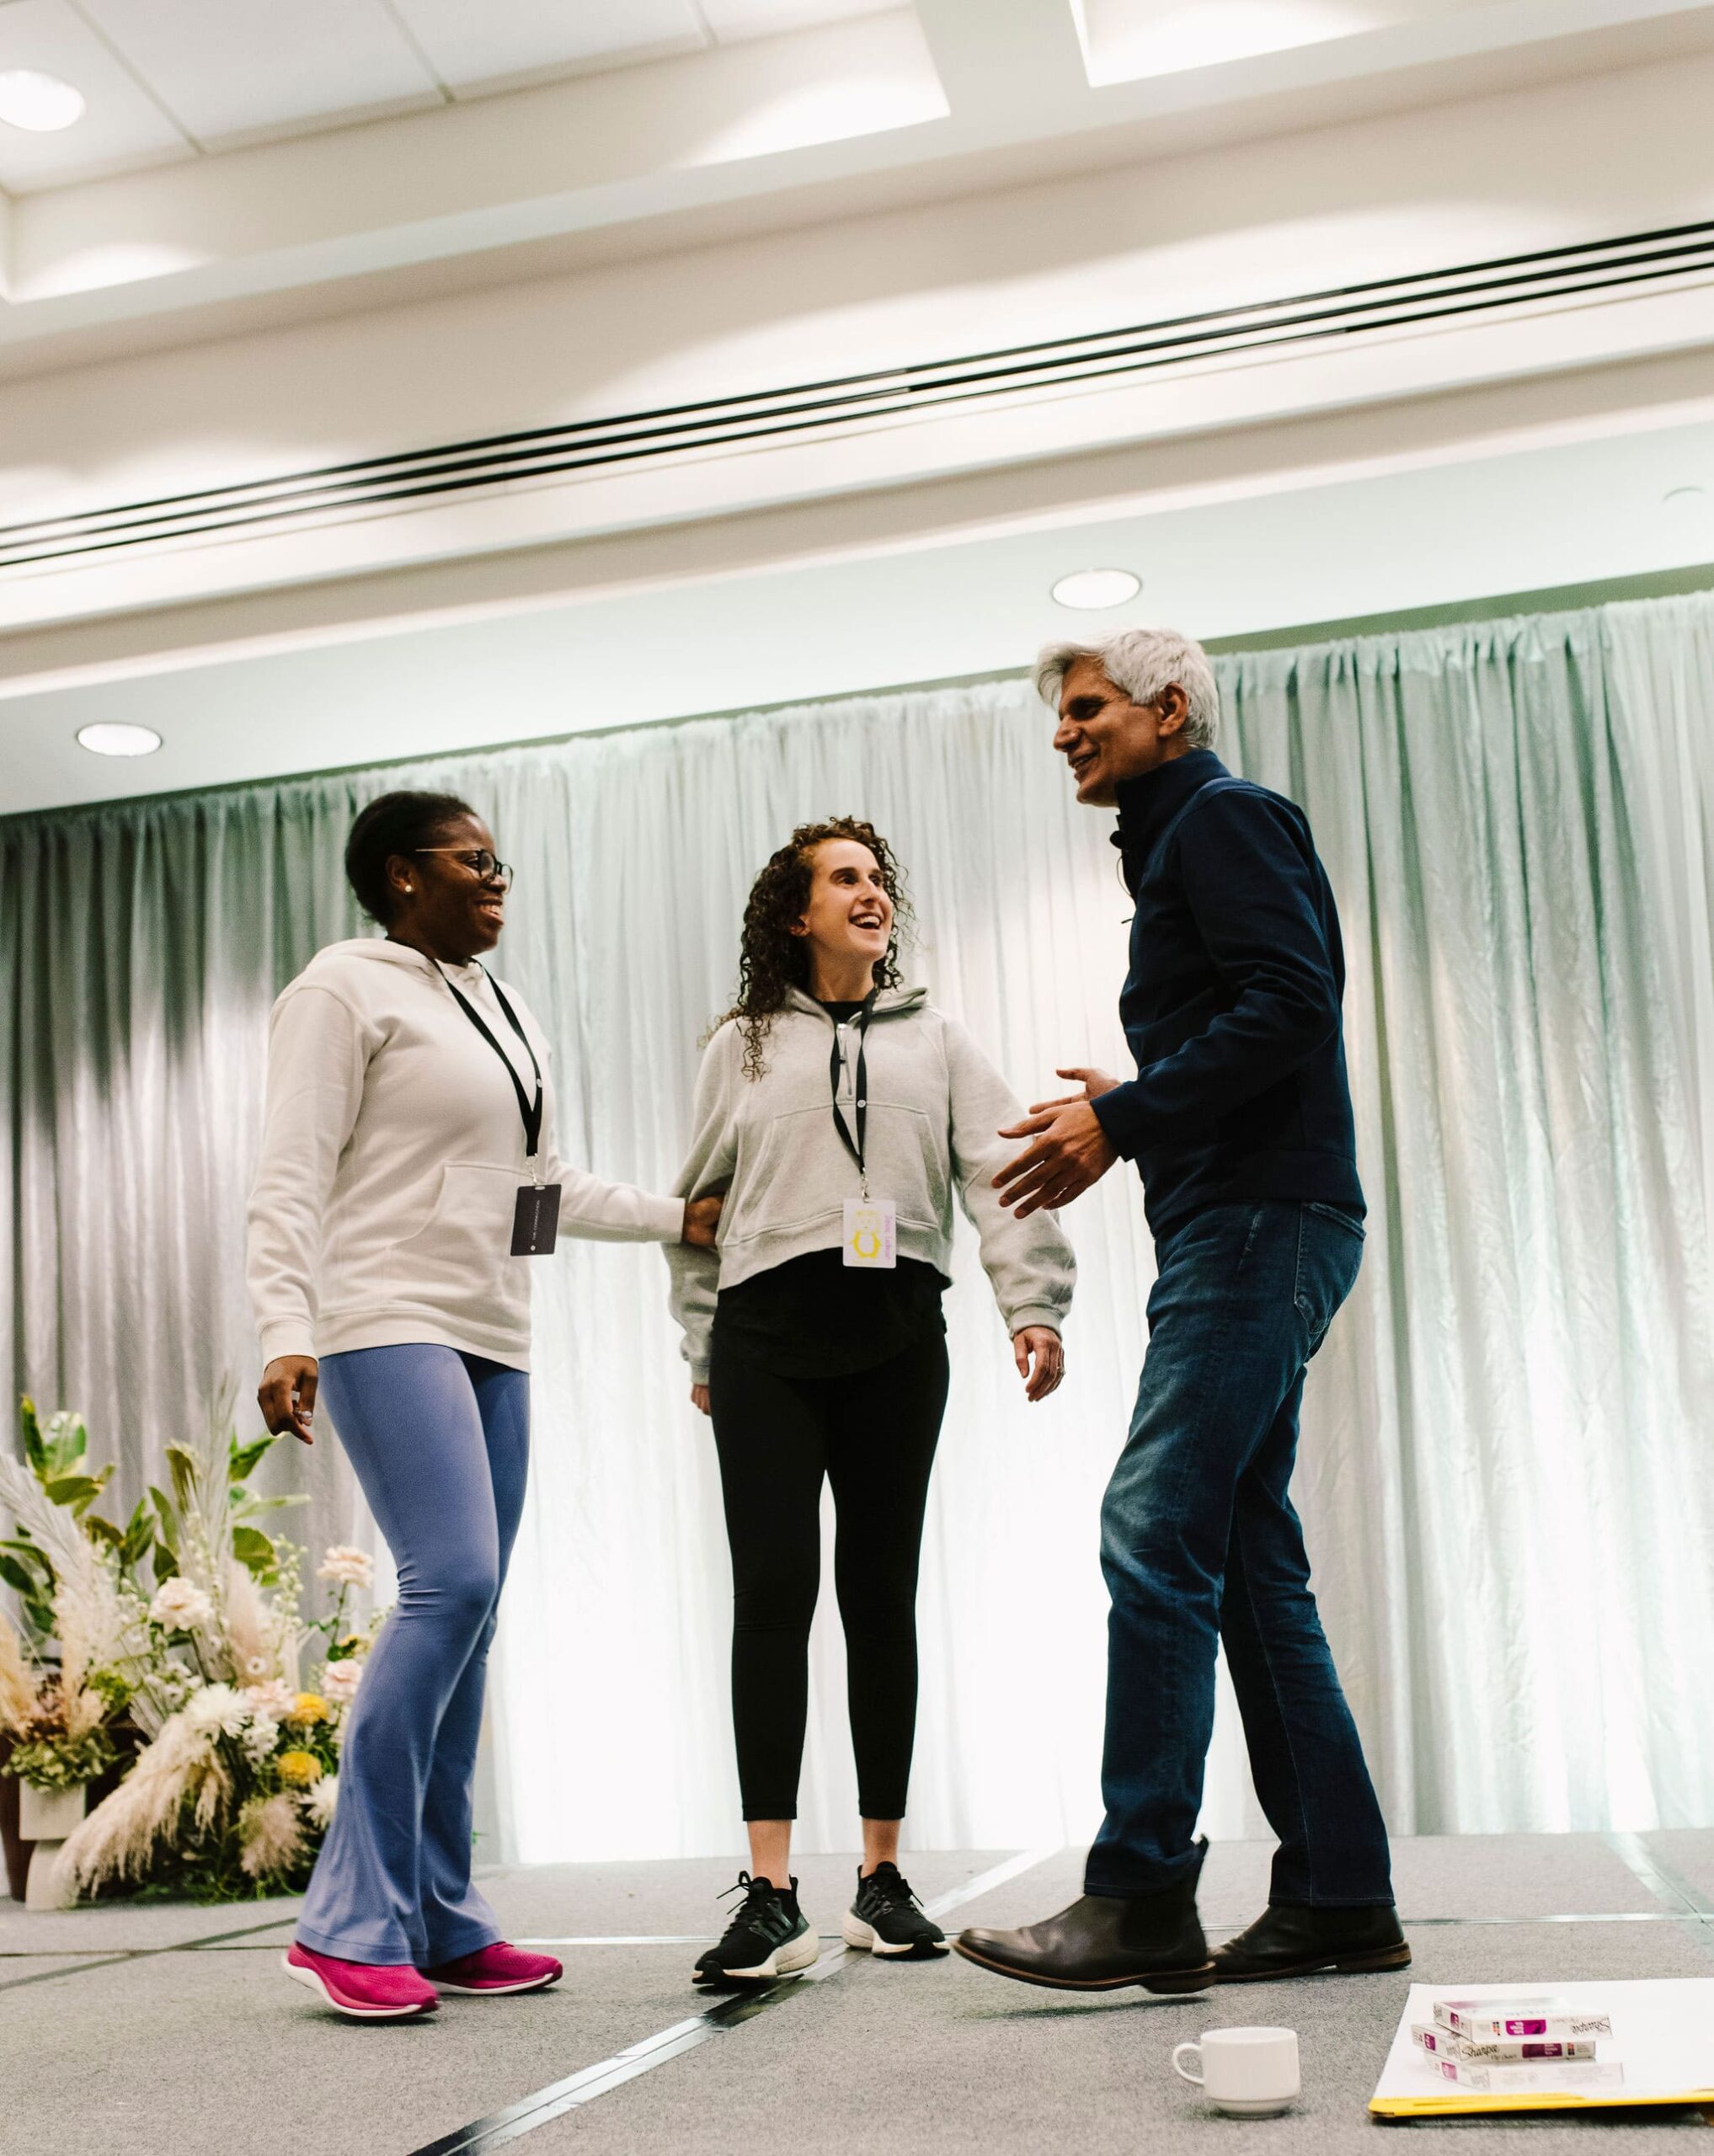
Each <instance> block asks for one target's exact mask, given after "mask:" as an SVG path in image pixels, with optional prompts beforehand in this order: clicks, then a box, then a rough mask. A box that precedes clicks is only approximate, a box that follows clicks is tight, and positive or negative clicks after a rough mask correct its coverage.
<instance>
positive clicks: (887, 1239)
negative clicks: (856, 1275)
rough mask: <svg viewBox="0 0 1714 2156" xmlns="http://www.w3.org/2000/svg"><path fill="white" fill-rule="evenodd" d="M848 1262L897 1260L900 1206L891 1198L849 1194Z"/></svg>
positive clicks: (885, 1263) (889, 1263) (890, 1263)
mask: <svg viewBox="0 0 1714 2156" xmlns="http://www.w3.org/2000/svg"><path fill="white" fill-rule="evenodd" d="M845 1262H846V1264H847V1265H883V1266H887V1267H893V1266H896V1265H897V1264H898V1262H899V1219H898V1208H897V1207H896V1206H895V1205H894V1203H893V1201H892V1199H891V1198H846V1201H845Z"/></svg>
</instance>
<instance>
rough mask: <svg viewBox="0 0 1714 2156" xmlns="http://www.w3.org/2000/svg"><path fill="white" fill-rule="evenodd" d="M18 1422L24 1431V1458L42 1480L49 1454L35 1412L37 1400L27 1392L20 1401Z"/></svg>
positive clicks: (38, 1418)
mask: <svg viewBox="0 0 1714 2156" xmlns="http://www.w3.org/2000/svg"><path fill="white" fill-rule="evenodd" d="M18 1422H19V1428H20V1429H21V1430H22V1431H23V1433H24V1460H25V1461H26V1463H27V1464H28V1465H29V1471H30V1473H31V1474H32V1475H34V1476H35V1477H36V1478H37V1480H38V1481H40V1477H41V1474H42V1470H44V1469H45V1467H46V1465H47V1460H48V1456H47V1452H46V1450H45V1447H44V1446H43V1444H42V1441H41V1422H40V1417H38V1416H37V1414H36V1412H35V1401H33V1400H32V1399H31V1398H30V1396H29V1394H28V1393H27V1392H26V1393H25V1394H24V1396H23V1397H22V1398H21V1399H20V1400H19V1403H18Z"/></svg>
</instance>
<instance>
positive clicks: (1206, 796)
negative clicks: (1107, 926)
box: [1094, 749, 1364, 1239]
mask: <svg viewBox="0 0 1714 2156" xmlns="http://www.w3.org/2000/svg"><path fill="white" fill-rule="evenodd" d="M1113 844H1114V845H1115V846H1117V847H1118V848H1119V853H1120V857H1121V859H1122V861H1123V862H1124V880H1125V884H1126V888H1127V889H1129V892H1130V894H1131V896H1132V898H1133V899H1135V904H1136V913H1135V917H1134V919H1133V921H1132V923H1131V946H1130V974H1129V978H1128V979H1126V981H1125V985H1124V993H1123V995H1121V996H1120V998H1119V1017H1120V1018H1121V1019H1122V1020H1123V1022H1124V1030H1125V1038H1126V1040H1127V1041H1128V1042H1129V1045H1130V1050H1131V1053H1132V1054H1133V1055H1134V1056H1135V1058H1136V1065H1137V1075H1136V1076H1135V1078H1133V1079H1131V1080H1129V1081H1128V1082H1127V1083H1126V1084H1124V1085H1122V1086H1115V1087H1114V1088H1113V1091H1111V1092H1108V1093H1103V1095H1102V1096H1101V1097H1100V1099H1099V1100H1097V1102H1095V1104H1094V1105H1095V1113H1096V1115H1097V1117H1098V1118H1099V1119H1100V1122H1101V1126H1102V1128H1103V1130H1105V1132H1106V1133H1107V1135H1108V1138H1109V1139H1111V1140H1112V1142H1113V1145H1114V1147H1115V1148H1116V1150H1118V1151H1119V1153H1121V1154H1122V1155H1124V1158H1125V1159H1126V1160H1128V1161H1135V1163H1136V1165H1137V1168H1138V1171H1139V1172H1140V1175H1141V1177H1142V1179H1143V1202H1144V1208H1145V1211H1146V1213H1147V1214H1148V1219H1149V1225H1150V1227H1151V1229H1152V1230H1153V1231H1154V1234H1155V1235H1156V1238H1157V1239H1158V1238H1159V1237H1160V1236H1161V1235H1164V1234H1165V1233H1166V1232H1167V1230H1169V1229H1172V1228H1174V1227H1177V1225H1179V1224H1180V1223H1181V1222H1182V1221H1183V1220H1184V1219H1187V1218H1188V1216H1189V1215H1190V1214H1193V1213H1194V1212H1197V1211H1199V1210H1200V1209H1202V1208H1203V1207H1204V1206H1208V1205H1225V1204H1230V1203H1234V1202H1236V1201H1239V1200H1241V1199H1244V1198H1296V1199H1300V1200H1306V1201H1313V1202H1316V1203H1322V1204H1324V1205H1338V1206H1343V1207H1344V1208H1346V1209H1348V1211H1351V1212H1353V1213H1356V1214H1361V1213H1362V1212H1363V1210H1364V1203H1363V1186H1362V1184H1361V1183H1360V1182H1359V1181H1358V1178H1357V1146H1356V1133H1355V1129H1354V1125H1353V1123H1352V1117H1351V1089H1350V1084H1349V1081H1348V1078H1347V1075H1346V1070H1345V1045H1344V1040H1343V1035H1342V1033H1341V1029H1340V1018H1339V1004H1340V999H1341V996H1342V995H1343V991H1344V986H1345V958H1344V952H1343V947H1342V945H1341V943H1340V940H1339V917H1338V913H1337V911H1336V910H1335V909H1334V905H1333V893H1332V886H1331V885H1330V884H1329V883H1328V882H1327V872H1326V870H1325V869H1323V867H1322V864H1321V862H1320V860H1319V859H1318V858H1317V857H1316V849H1315V842H1314V841H1313V840H1312V839H1311V836H1310V827H1309V820H1308V819H1307V818H1306V816H1305V814H1304V813H1303V811H1302V809H1300V808H1299V807H1298V806H1297V804H1296V803H1295V802H1292V801H1288V800H1286V799H1285V798H1284V796H1283V795H1280V794H1278V793H1270V792H1268V789H1267V788H1266V787H1261V786H1254V785H1252V784H1251V782H1249V781H1248V780H1247V779H1241V778H1235V777H1234V776H1232V775H1231V772H1230V771H1227V769H1226V767H1225V765H1224V764H1223V763H1221V761H1220V758H1219V757H1218V756H1217V755H1215V753H1214V751H1213V750H1210V749H1193V750H1190V751H1189V752H1188V754H1187V755H1183V756H1179V757H1175V758H1174V759H1173V760H1172V762H1171V763H1167V764H1161V765H1160V766H1157V767H1156V769H1155V770H1154V771H1149V772H1147V773H1145V775H1144V776H1142V777H1141V778H1134V779H1127V780H1126V781H1125V782H1124V784H1123V785H1122V786H1121V787H1119V829H1118V830H1117V831H1116V832H1115V833H1114V834H1113Z"/></svg>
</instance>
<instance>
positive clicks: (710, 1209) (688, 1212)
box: [681, 1191, 726, 1250]
mask: <svg viewBox="0 0 1714 2156" xmlns="http://www.w3.org/2000/svg"><path fill="white" fill-rule="evenodd" d="M725 1203H726V1196H725V1193H724V1191H717V1192H716V1193H714V1194H713V1196H712V1197H708V1198H686V1200H685V1232H684V1235H683V1236H682V1237H681V1241H685V1242H687V1243H689V1244H690V1245H691V1247H692V1249H695V1250H713V1247H714V1239H715V1235H716V1233H717V1231H718V1228H719V1225H720V1209H721V1207H722V1206H723V1205H724V1204H725Z"/></svg>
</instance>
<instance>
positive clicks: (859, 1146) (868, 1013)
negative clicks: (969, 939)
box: [827, 987, 881, 1198]
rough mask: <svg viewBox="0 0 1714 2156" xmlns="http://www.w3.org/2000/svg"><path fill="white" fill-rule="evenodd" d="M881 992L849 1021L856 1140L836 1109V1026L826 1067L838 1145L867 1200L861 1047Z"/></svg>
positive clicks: (864, 1054)
mask: <svg viewBox="0 0 1714 2156" xmlns="http://www.w3.org/2000/svg"><path fill="white" fill-rule="evenodd" d="M880 992H881V991H880V990H879V988H878V987H877V988H872V989H871V990H869V992H868V995H866V996H865V997H864V999H863V1007H862V1010H861V1011H858V1013H857V1016H856V1017H855V1018H853V1019H852V1020H850V1021H849V1022H850V1023H851V1024H852V1025H853V1026H855V1027H857V1087H856V1091H857V1136H856V1137H855V1138H853V1137H852V1134H851V1131H850V1129H849V1128H848V1126H847V1125H846V1120H845V1111H844V1109H843V1108H841V1107H840V1105H839V1074H840V1068H841V1060H842V1059H841V1055H840V1052H839V1027H838V1024H837V1022H836V1023H835V1026H834V1028H833V1054H832V1056H831V1058H830V1060H829V1063H828V1066H827V1074H828V1081H829V1083H830V1085H831V1086H832V1088H833V1121H834V1125H835V1128H836V1129H837V1130H838V1132H839V1135H840V1140H841V1144H842V1145H844V1147H845V1150H846V1152H847V1153H849V1154H850V1155H851V1156H852V1160H854V1161H856V1162H857V1173H858V1174H859V1175H860V1176H861V1177H862V1179H863V1195H864V1197H866V1198H867V1197H868V1189H869V1184H868V1171H867V1169H866V1168H865V1167H864V1166H863V1137H864V1133H865V1132H866V1131H867V1129H868V1121H869V1102H868V1092H869V1059H868V1049H867V1048H866V1047H865V1045H864V1038H865V1036H866V1035H867V1034H868V1030H869V1020H870V1018H871V1017H873V1013H874V1008H875V998H876V997H877V996H878V995H879V994H880Z"/></svg>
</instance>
